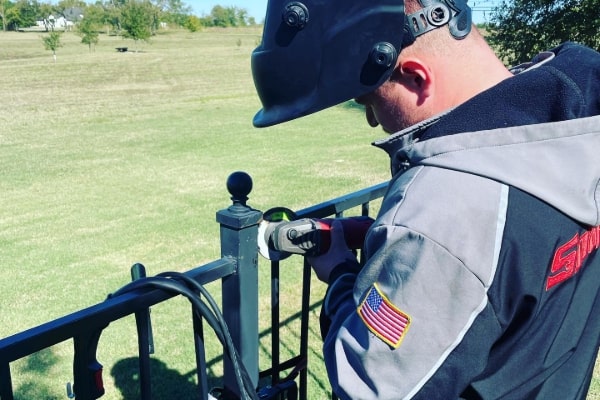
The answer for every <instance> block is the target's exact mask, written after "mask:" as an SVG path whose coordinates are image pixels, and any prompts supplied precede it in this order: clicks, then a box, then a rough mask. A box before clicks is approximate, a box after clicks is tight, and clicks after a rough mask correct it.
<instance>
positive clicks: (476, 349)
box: [323, 190, 501, 400]
mask: <svg viewBox="0 0 600 400" xmlns="http://www.w3.org/2000/svg"><path fill="white" fill-rule="evenodd" d="M493 191H495V190H493ZM405 206H406V205H405ZM408 207H409V209H410V206H408ZM467 207H468V204H467ZM457 211H458V212H459V213H460V210H457ZM409 212H412V211H409ZM392 214H393V218H391V219H390V220H393V221H394V223H393V224H385V223H383V224H382V223H381V220H384V221H385V220H386V217H385V215H384V216H383V217H380V221H379V225H378V226H377V227H375V228H374V229H372V230H371V232H370V233H369V235H368V238H367V244H366V247H367V249H368V252H369V255H368V261H367V263H366V265H365V267H364V268H363V270H362V271H361V272H360V273H359V274H358V275H357V274H352V273H348V274H343V275H341V276H339V277H338V278H337V279H336V280H335V281H334V282H332V283H331V285H330V288H329V290H328V293H327V296H326V299H325V303H324V310H323V311H324V313H325V314H326V315H327V316H328V317H329V318H330V320H331V326H330V330H329V333H328V335H327V337H326V338H325V341H324V355H325V362H326V366H327V371H328V374H329V378H330V381H331V384H332V387H333V390H334V392H335V393H336V394H337V395H338V396H339V397H340V398H343V399H350V398H352V399H402V398H419V399H428V400H431V399H452V398H454V399H456V398H458V397H459V396H460V394H461V393H462V392H463V390H465V388H466V387H467V386H468V384H469V382H471V380H472V379H473V377H475V376H476V375H477V374H478V373H479V372H481V371H482V370H483V369H484V368H485V364H486V358H487V355H488V354H489V350H490V348H491V347H492V345H493V343H494V341H495V339H496V338H497V337H498V336H499V335H500V334H501V326H500V323H499V322H498V320H497V319H496V316H495V314H494V312H493V309H492V307H491V306H490V305H489V303H488V301H487V290H488V288H489V285H490V284H491V281H492V279H493V273H494V271H493V266H492V264H493V262H494V261H493V255H492V254H486V253H488V252H494V246H487V247H486V246H483V248H479V252H480V256H481V259H480V260H479V265H476V266H470V265H468V263H471V262H472V258H473V257H476V256H475V254H476V253H477V251H471V250H465V252H463V253H461V251H454V248H457V249H458V248H460V243H461V241H463V240H472V241H473V242H474V244H473V245H474V246H477V243H478V242H479V243H484V242H485V241H487V240H488V239H490V240H492V241H494V238H493V236H495V235H496V234H497V232H496V231H497V229H495V227H493V228H492V229H490V228H489V225H490V224H487V225H485V224H484V225H481V228H477V227H473V228H474V229H473V230H470V229H464V230H462V229H461V231H462V232H465V233H457V235H454V236H453V235H450V234H449V232H439V230H442V231H443V228H442V229H439V230H438V229H433V230H431V231H428V230H427V228H423V229H419V230H418V229H415V228H414V227H415V226H421V223H420V222H418V221H417V222H414V221H410V218H407V222H408V225H410V226H412V227H411V228H409V227H408V226H406V224H399V223H398V215H399V214H401V213H399V212H398V210H396V209H394V210H392ZM442 217H443V216H441V215H437V216H434V218H442ZM463 217H464V215H463ZM451 218H455V217H451ZM446 222H448V223H449V224H451V223H452V222H453V221H451V220H449V221H446ZM481 222H484V223H485V221H481V220H478V223H481ZM430 225H431V224H428V223H427V224H424V225H422V226H424V227H425V226H430ZM444 225H446V224H444ZM491 225H493V224H491ZM467 228H468V227H467ZM482 236H492V237H490V238H488V237H482ZM475 239H477V240H475ZM442 243H443V244H442ZM483 264H485V265H486V266H485V267H482V265H483ZM476 319H477V324H476V325H474V321H475V320H476ZM473 329H476V330H477V331H478V332H479V333H481V332H485V333H484V334H483V335H482V334H477V335H472V334H468V333H469V331H470V330H473Z"/></svg>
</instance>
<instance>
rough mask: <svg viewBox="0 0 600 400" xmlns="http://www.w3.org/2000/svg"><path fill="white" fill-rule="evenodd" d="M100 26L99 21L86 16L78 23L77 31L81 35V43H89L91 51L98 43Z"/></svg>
mask: <svg viewBox="0 0 600 400" xmlns="http://www.w3.org/2000/svg"><path fill="white" fill-rule="evenodd" d="M99 27H100V25H99V23H98V22H97V21H96V20H94V19H93V18H91V17H90V18H88V17H84V18H83V19H82V20H81V21H80V22H79V23H78V24H77V33H78V34H79V36H81V43H83V44H87V45H88V48H89V50H90V51H92V50H93V49H94V48H95V46H96V45H97V44H98V36H99V34H98V29H99Z"/></svg>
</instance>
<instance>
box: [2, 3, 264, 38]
mask: <svg viewBox="0 0 600 400" xmlns="http://www.w3.org/2000/svg"><path fill="white" fill-rule="evenodd" d="M60 17H63V18H65V19H66V20H69V21H71V22H73V23H75V24H77V25H81V24H85V25H86V26H87V28H90V29H92V30H94V29H95V30H113V31H118V32H121V31H125V32H127V30H126V29H125V30H124V28H125V27H124V25H125V24H131V23H133V25H134V26H135V29H131V30H133V31H135V30H136V29H139V28H140V27H143V30H148V31H150V33H152V32H153V31H155V30H156V29H158V28H159V26H160V25H161V24H170V25H177V26H181V27H185V28H188V29H190V30H192V31H196V30H200V29H202V27H211V26H219V27H230V26H233V27H236V26H247V25H255V24H256V21H255V20H254V18H252V17H250V16H249V15H248V12H247V11H246V10H245V9H243V8H238V7H223V6H215V7H213V9H212V11H211V13H210V14H209V15H205V16H200V17H198V16H195V15H193V12H192V9H191V7H189V6H187V5H186V4H185V3H184V2H183V1H182V0H97V1H96V2H95V3H94V4H87V3H86V2H85V1H83V0H60V1H59V2H58V3H57V4H51V3H49V2H47V3H46V2H40V1H38V0H16V1H13V0H0V20H2V29H3V30H4V31H8V30H13V31H16V30H19V29H23V28H28V27H31V26H35V25H37V24H38V21H40V22H42V23H43V24H44V26H45V28H46V30H47V31H52V30H54V24H55V22H56V21H57V19H58V18H60Z"/></svg>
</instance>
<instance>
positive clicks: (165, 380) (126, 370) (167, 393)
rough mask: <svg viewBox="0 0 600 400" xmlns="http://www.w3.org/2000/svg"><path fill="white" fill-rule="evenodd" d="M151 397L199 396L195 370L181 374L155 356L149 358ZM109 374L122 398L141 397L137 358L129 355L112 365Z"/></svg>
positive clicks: (185, 397)
mask: <svg viewBox="0 0 600 400" xmlns="http://www.w3.org/2000/svg"><path fill="white" fill-rule="evenodd" d="M150 370H151V377H152V379H151V388H152V398H155V399H173V400H177V399H182V400H183V399H195V398H199V394H198V386H197V385H196V382H195V380H194V378H195V376H196V375H195V371H191V372H188V373H187V374H185V375H182V374H181V373H179V372H178V371H176V370H174V369H170V368H169V366H168V365H167V364H165V363H164V362H162V361H161V360H159V359H156V358H150ZM110 374H111V375H112V376H113V378H114V382H115V386H116V387H117V388H118V389H119V391H120V392H121V397H120V398H122V399H123V400H137V399H140V398H141V391H140V376H139V374H140V372H139V358H138V357H130V358H125V359H122V360H119V361H118V362H117V363H116V364H115V365H113V367H112V369H111V370H110Z"/></svg>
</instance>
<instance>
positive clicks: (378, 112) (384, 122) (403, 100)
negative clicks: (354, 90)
mask: <svg viewBox="0 0 600 400" xmlns="http://www.w3.org/2000/svg"><path fill="white" fill-rule="evenodd" d="M355 101H356V102H357V103H359V104H362V105H364V106H365V116H366V118H367V122H368V124H369V125H370V126H371V127H373V128H374V127H376V126H378V125H381V127H382V129H383V130H384V131H385V132H387V133H394V132H398V131H400V130H402V129H405V128H408V127H409V126H411V125H414V124H416V123H418V122H420V121H421V120H422V119H420V118H419V114H420V112H419V111H420V110H418V108H417V107H416V104H415V101H414V96H411V93H410V92H408V91H407V90H406V88H404V87H402V86H401V85H398V84H397V83H393V82H389V81H388V82H386V83H384V84H383V85H381V86H380V87H379V88H377V89H376V90H375V91H373V92H371V93H368V94H366V95H364V96H360V97H357V98H356V99H355Z"/></svg>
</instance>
